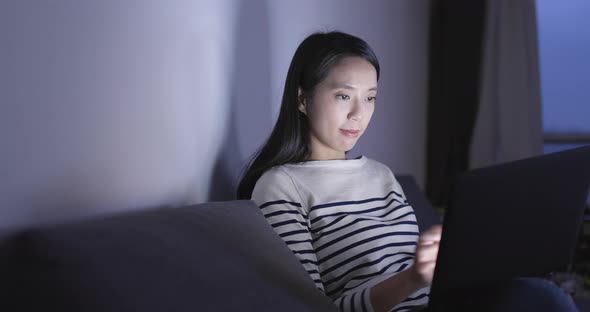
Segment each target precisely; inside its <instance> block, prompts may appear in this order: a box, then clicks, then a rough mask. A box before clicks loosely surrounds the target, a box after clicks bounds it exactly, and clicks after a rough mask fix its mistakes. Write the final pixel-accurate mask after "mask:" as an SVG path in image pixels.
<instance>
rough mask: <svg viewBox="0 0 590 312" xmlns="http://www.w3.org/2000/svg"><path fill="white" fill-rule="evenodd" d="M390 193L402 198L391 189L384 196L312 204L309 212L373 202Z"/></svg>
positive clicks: (386, 196) (383, 198) (382, 198)
mask: <svg viewBox="0 0 590 312" xmlns="http://www.w3.org/2000/svg"><path fill="white" fill-rule="evenodd" d="M391 194H395V195H397V196H398V197H400V198H401V199H402V200H403V199H404V198H403V196H402V195H401V194H399V193H397V192H395V191H391V192H389V193H388V194H387V195H385V197H374V198H368V199H362V200H349V201H341V202H333V203H327V204H321V205H315V206H313V207H311V208H310V209H309V212H312V211H314V210H317V209H323V208H330V207H337V206H346V205H359V204H366V203H370V202H374V201H380V200H385V199H387V198H388V197H389V196H390V195H391Z"/></svg>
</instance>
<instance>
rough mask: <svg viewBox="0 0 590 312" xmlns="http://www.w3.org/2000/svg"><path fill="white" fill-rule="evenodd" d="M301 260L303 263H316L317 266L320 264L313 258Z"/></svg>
mask: <svg viewBox="0 0 590 312" xmlns="http://www.w3.org/2000/svg"><path fill="white" fill-rule="evenodd" d="M299 262H300V263H301V264H308V263H309V264H313V265H316V266H317V265H318V262H317V261H314V260H311V259H300V260H299Z"/></svg>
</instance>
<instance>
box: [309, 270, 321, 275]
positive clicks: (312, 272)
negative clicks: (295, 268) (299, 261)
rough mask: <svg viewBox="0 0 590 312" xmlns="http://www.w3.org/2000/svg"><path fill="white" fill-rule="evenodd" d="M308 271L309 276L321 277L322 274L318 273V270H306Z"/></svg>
mask: <svg viewBox="0 0 590 312" xmlns="http://www.w3.org/2000/svg"><path fill="white" fill-rule="evenodd" d="M306 271H307V273H308V274H309V275H312V274H318V275H319V274H320V272H318V270H306Z"/></svg>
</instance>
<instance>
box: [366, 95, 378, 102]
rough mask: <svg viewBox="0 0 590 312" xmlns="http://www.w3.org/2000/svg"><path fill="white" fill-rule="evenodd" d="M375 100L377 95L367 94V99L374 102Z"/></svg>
mask: <svg viewBox="0 0 590 312" xmlns="http://www.w3.org/2000/svg"><path fill="white" fill-rule="evenodd" d="M376 100H377V97H376V96H369V97H368V98H367V101H369V102H375V101H376Z"/></svg>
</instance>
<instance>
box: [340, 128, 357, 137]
mask: <svg viewBox="0 0 590 312" xmlns="http://www.w3.org/2000/svg"><path fill="white" fill-rule="evenodd" d="M340 133H342V134H344V135H345V136H347V137H351V138H356V137H358V136H359V134H360V133H361V131H360V130H354V129H340Z"/></svg>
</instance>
